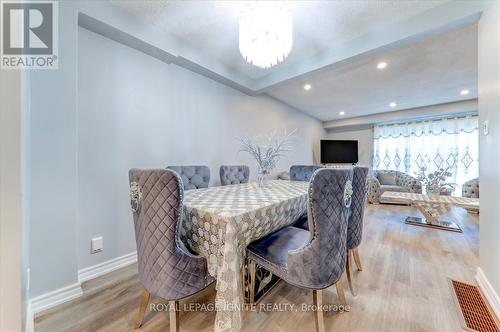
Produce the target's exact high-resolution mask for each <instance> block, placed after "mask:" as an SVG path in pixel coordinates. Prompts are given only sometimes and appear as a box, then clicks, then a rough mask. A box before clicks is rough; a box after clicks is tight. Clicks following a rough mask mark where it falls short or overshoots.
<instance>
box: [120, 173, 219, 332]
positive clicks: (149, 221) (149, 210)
mask: <svg viewBox="0 0 500 332" xmlns="http://www.w3.org/2000/svg"><path fill="white" fill-rule="evenodd" d="M129 181H130V198H131V206H132V211H133V217H134V227H135V239H136V244H137V263H138V270H139V280H140V282H141V284H142V287H143V288H142V296H141V304H140V308H139V315H138V319H137V322H136V325H135V328H136V329H138V328H140V327H141V325H142V321H143V319H144V315H145V313H146V309H147V305H148V303H149V299H150V296H151V294H152V295H154V296H157V297H159V298H162V299H164V300H167V301H169V306H168V307H169V312H170V331H171V332H173V331H177V330H178V325H179V321H178V313H179V308H178V301H179V300H181V299H183V298H186V297H189V296H191V295H193V294H195V293H197V292H199V291H201V290H203V289H204V288H206V287H207V286H208V285H210V283H212V282H213V278H212V277H210V276H209V275H208V271H207V261H206V259H205V258H202V257H199V256H194V255H192V254H191V253H190V252H189V251H188V250H187V249H186V247H185V246H184V244H183V243H182V241H181V240H180V238H179V231H178V228H179V227H180V224H181V220H182V200H183V187H182V180H181V178H180V176H179V175H178V174H177V173H176V172H174V171H172V170H165V169H156V170H140V169H131V170H130V171H129Z"/></svg>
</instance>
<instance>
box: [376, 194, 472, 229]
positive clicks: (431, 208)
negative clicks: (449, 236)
mask: <svg viewBox="0 0 500 332" xmlns="http://www.w3.org/2000/svg"><path fill="white" fill-rule="evenodd" d="M380 199H381V201H383V202H386V203H391V204H408V205H412V206H414V207H416V208H417V209H418V210H419V211H420V212H421V213H422V214H423V215H424V217H425V218H419V217H406V219H405V223H407V224H410V225H416V226H424V227H431V228H437V229H443V230H447V231H452V232H459V233H462V229H461V228H460V226H458V225H457V224H456V223H454V222H452V221H444V220H440V217H441V216H442V215H444V214H446V213H448V212H449V211H450V208H451V206H453V205H455V206H460V207H463V208H465V209H467V210H477V211H479V199H478V198H466V197H454V196H444V195H423V194H416V193H407V192H395V191H386V192H384V193H383V194H382V195H381V196H380Z"/></svg>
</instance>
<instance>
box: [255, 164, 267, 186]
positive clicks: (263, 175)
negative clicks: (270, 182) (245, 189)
mask: <svg viewBox="0 0 500 332" xmlns="http://www.w3.org/2000/svg"><path fill="white" fill-rule="evenodd" d="M268 175H269V170H267V169H263V168H262V167H259V172H258V175H257V181H258V183H259V187H261V188H262V187H265V185H266V180H267V176H268Z"/></svg>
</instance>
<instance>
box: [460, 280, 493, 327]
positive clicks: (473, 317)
mask: <svg viewBox="0 0 500 332" xmlns="http://www.w3.org/2000/svg"><path fill="white" fill-rule="evenodd" d="M451 285H452V287H453V290H454V291H455V295H456V299H457V304H458V307H459V308H458V309H459V312H460V313H461V316H462V323H463V325H464V329H465V330H469V331H478V332H500V329H499V328H498V325H497V322H496V321H495V319H494V318H493V315H492V314H491V312H490V310H489V309H488V305H487V304H486V303H485V301H484V299H483V297H482V296H481V293H480V292H479V289H478V288H477V287H476V286H474V285H469V284H465V283H463V282H460V281H455V280H451Z"/></svg>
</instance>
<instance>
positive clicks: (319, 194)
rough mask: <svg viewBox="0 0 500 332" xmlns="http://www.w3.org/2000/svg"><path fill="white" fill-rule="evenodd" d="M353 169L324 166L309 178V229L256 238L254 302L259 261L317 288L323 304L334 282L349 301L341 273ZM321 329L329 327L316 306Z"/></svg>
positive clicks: (252, 265)
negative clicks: (325, 292)
mask: <svg viewBox="0 0 500 332" xmlns="http://www.w3.org/2000/svg"><path fill="white" fill-rule="evenodd" d="M352 179H353V170H352V169H326V168H325V169H319V170H317V171H315V172H314V174H313V175H312V178H311V182H310V184H309V203H308V216H309V218H308V221H309V229H310V230H311V231H310V232H309V231H306V230H303V229H300V228H297V227H293V226H288V227H285V228H282V229H281V230H279V231H277V232H275V233H273V234H271V235H269V236H267V237H264V238H262V239H259V240H257V241H254V242H252V243H251V244H250V245H249V246H248V248H247V256H248V260H249V262H250V271H249V272H250V303H253V299H254V288H255V269H256V264H258V265H259V266H261V267H263V268H265V269H266V270H268V271H270V272H272V273H274V274H275V275H277V276H278V277H280V278H281V279H283V280H284V281H285V282H288V283H290V284H292V285H295V286H298V287H300V288H305V289H311V290H312V291H313V299H314V304H315V305H317V306H322V290H323V289H325V288H327V287H330V286H331V285H333V284H335V285H336V288H337V293H338V296H339V300H340V303H341V305H345V303H346V302H345V295H344V288H343V286H342V282H341V279H340V278H341V276H342V274H343V272H344V269H345V264H346V253H347V247H346V244H347V218H348V215H349V209H350V204H351V195H352ZM316 330H317V331H324V322H323V311H321V310H317V311H316Z"/></svg>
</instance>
